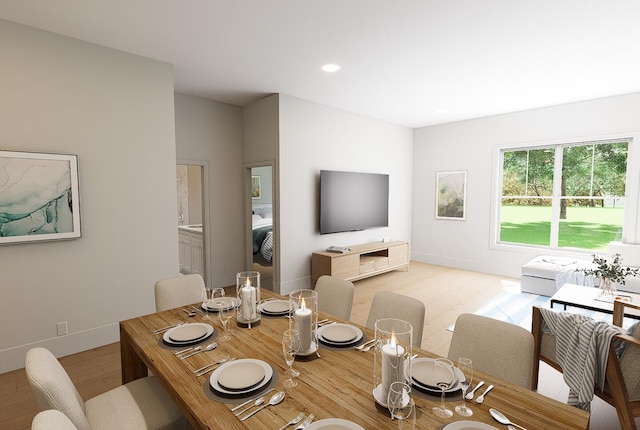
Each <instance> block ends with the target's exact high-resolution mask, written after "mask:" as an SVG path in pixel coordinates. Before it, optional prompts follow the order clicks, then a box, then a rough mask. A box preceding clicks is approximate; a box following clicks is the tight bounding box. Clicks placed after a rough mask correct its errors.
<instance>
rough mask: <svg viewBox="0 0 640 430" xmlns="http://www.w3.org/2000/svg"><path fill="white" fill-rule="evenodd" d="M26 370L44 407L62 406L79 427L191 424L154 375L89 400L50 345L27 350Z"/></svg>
mask: <svg viewBox="0 0 640 430" xmlns="http://www.w3.org/2000/svg"><path fill="white" fill-rule="evenodd" d="M25 372H26V375H27V380H28V381H29V385H31V389H32V390H33V393H34V395H35V398H36V400H37V402H38V405H39V406H40V408H41V409H42V410H47V409H57V410H59V411H60V412H62V413H64V414H65V415H66V416H67V418H69V420H70V421H71V422H72V423H73V424H74V425H75V426H76V427H77V428H78V430H107V429H111V430H112V429H125V428H135V429H141V430H142V429H145V430H152V429H158V430H160V429H184V428H188V427H187V421H186V419H185V418H184V416H183V415H182V413H181V412H180V409H178V407H177V405H176V404H175V403H174V402H173V400H172V399H171V397H169V395H168V394H167V393H166V392H165V390H164V389H163V388H162V386H161V385H160V383H159V382H158V380H157V379H156V378H155V377H153V376H147V377H145V378H140V379H136V380H135V381H132V382H130V383H128V384H125V385H121V386H119V387H117V388H114V389H112V390H109V391H107V392H105V393H102V394H99V395H98V396H96V397H93V398H91V399H89V400H87V401H86V402H85V401H83V400H82V398H81V397H80V394H79V393H78V390H77V389H76V387H75V385H74V384H73V382H72V381H71V378H70V377H69V375H68V374H67V372H66V371H65V370H64V368H63V367H62V365H61V364H60V362H59V361H58V360H57V359H56V357H55V356H54V355H53V354H52V353H51V352H50V351H49V350H48V349H46V348H42V347H37V348H32V349H30V350H29V351H27V355H26V359H25Z"/></svg>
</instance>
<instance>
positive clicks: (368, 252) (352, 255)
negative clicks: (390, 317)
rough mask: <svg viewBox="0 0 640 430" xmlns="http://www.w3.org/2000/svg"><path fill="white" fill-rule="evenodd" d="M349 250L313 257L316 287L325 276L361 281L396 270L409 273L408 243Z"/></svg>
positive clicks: (322, 252) (312, 265) (355, 247)
mask: <svg viewBox="0 0 640 430" xmlns="http://www.w3.org/2000/svg"><path fill="white" fill-rule="evenodd" d="M348 248H349V249H350V251H347V252H344V253H336V252H327V251H319V252H314V253H313V254H312V255H311V282H312V283H313V285H315V284H316V281H317V280H318V278H319V277H320V276H322V275H331V276H336V277H338V278H342V279H346V280H348V281H357V280H358V279H363V278H368V277H370V276H375V275H379V274H381V273H385V272H390V271H392V270H397V269H403V268H404V269H406V270H409V243H408V242H403V241H395V242H372V243H364V244H361V245H353V246H349V247H348Z"/></svg>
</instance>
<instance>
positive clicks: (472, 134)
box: [412, 94, 640, 277]
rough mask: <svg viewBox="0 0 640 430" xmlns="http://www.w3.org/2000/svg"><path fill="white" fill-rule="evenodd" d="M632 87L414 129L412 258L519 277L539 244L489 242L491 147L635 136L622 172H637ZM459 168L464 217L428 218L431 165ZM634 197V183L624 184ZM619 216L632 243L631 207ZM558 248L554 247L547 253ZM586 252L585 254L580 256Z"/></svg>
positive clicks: (638, 126) (636, 99) (639, 156)
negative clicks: (597, 97)
mask: <svg viewBox="0 0 640 430" xmlns="http://www.w3.org/2000/svg"><path fill="white" fill-rule="evenodd" d="M638 111H640V94H630V95H625V96H618V97H611V98H606V99H600V100H592V101H588V102H581V103H573V104H567V105H562V106H554V107H549V108H544V109H536V110H530V111H525V112H516V113H511V114H507V115H500V116H495V117H490V118H483V119H477V120H471V121H463V122H458V123H452V124H445V125H440V126H433V127H425V128H421V129H416V130H415V131H414V160H413V166H414V167H413V188H414V194H413V214H412V215H413V216H412V219H413V228H412V257H413V259H414V260H416V261H422V262H428V263H433V264H440V265H444V266H450V267H458V268H464V269H469V270H476V271H480V272H486V273H494V274H499V275H503V276H511V277H520V266H521V265H522V264H524V263H525V262H526V261H528V260H529V259H530V258H532V257H533V256H535V255H540V254H542V253H549V252H548V251H543V250H540V249H537V250H536V249H531V248H529V249H527V248H523V247H513V248H511V249H509V250H504V249H494V248H491V247H490V245H491V239H490V227H491V222H492V219H491V205H492V195H493V194H492V193H493V191H494V190H493V188H492V187H493V184H494V182H495V181H494V180H493V179H494V175H495V174H496V168H495V167H496V166H495V163H494V154H495V153H496V151H497V148H498V147H499V146H501V145H505V144H522V143H529V142H546V143H549V142H554V141H556V142H557V141H559V140H560V141H566V140H574V139H575V140H574V141H581V140H583V139H591V138H594V137H596V138H597V137H600V136H608V137H612V136H615V135H617V136H624V137H627V136H629V135H635V136H636V141H635V142H634V144H633V146H632V148H631V150H630V155H629V160H630V168H629V170H628V173H627V174H628V175H630V179H631V182H632V183H635V184H637V182H638V175H640V168H639V166H640V162H639V161H640V139H637V137H638V131H639V130H640V121H638V114H637V113H638ZM445 170H467V171H468V175H467V179H468V188H467V220H466V221H450V220H436V219H435V188H436V186H435V178H436V172H437V171H445ZM627 197H628V199H629V200H628V202H629V204H630V205H631V204H633V205H635V204H637V202H638V188H637V187H636V186H634V187H630V188H628V189H627ZM632 215H633V218H632V219H629V220H626V221H625V228H626V230H627V234H628V235H629V236H627V237H626V238H625V239H626V240H627V241H629V242H631V243H633V242H636V243H637V242H638V240H640V237H638V232H640V224H639V221H638V218H637V215H636V214H633V213H632ZM552 254H554V255H562V253H561V252H553V253H552ZM582 257H584V258H587V259H588V258H589V256H588V254H587V255H582Z"/></svg>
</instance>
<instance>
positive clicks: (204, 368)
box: [193, 355, 236, 376]
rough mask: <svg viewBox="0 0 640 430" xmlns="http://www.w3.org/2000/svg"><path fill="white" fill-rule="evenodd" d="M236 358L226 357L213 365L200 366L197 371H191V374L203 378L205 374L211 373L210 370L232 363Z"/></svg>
mask: <svg viewBox="0 0 640 430" xmlns="http://www.w3.org/2000/svg"><path fill="white" fill-rule="evenodd" d="M235 359H236V357H231V356H228V355H227V356H226V357H224V358H222V359H220V360H218V361H214V362H213V363H209V364H207V365H206V366H202V367H201V368H199V369H196V370H194V371H193V373H194V374H195V375H196V376H203V375H206V374H207V373H209V372H211V371H212V370H214V369H215V368H217V367H218V366H220V365H221V364H224V363H226V362H227V361H233V360H235Z"/></svg>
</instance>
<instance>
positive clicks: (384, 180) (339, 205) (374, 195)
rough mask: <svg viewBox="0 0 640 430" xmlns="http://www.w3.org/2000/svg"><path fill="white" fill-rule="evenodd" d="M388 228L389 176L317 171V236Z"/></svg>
mask: <svg viewBox="0 0 640 430" xmlns="http://www.w3.org/2000/svg"><path fill="white" fill-rule="evenodd" d="M388 226H389V175H386V174H380V173H359V172H339V171H335V170H321V171H320V234H328V233H339V232H344V231H358V230H365V229H369V228H378V227H388Z"/></svg>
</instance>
